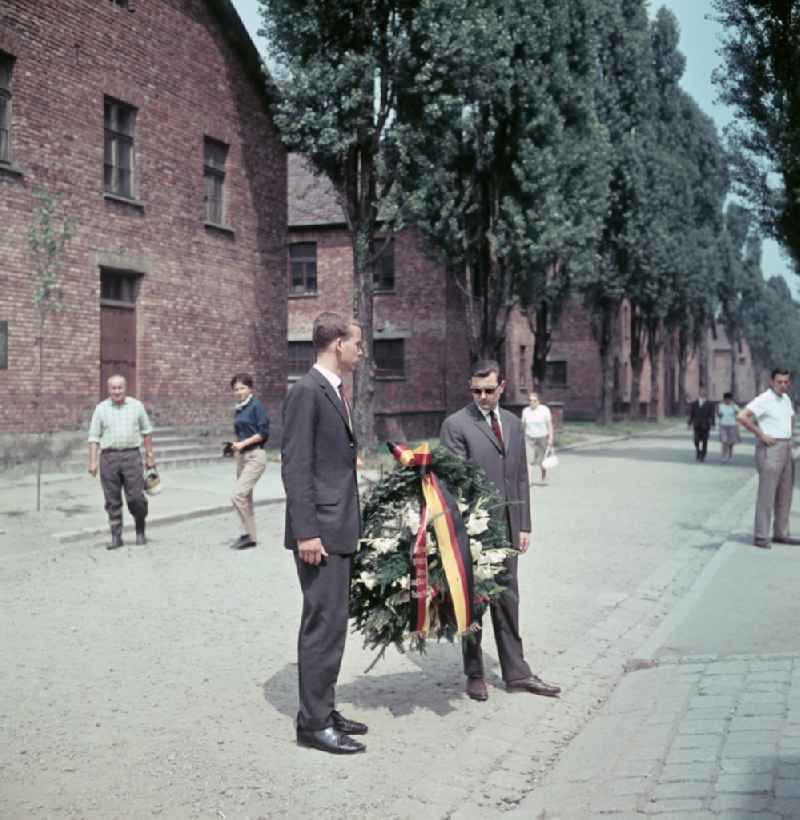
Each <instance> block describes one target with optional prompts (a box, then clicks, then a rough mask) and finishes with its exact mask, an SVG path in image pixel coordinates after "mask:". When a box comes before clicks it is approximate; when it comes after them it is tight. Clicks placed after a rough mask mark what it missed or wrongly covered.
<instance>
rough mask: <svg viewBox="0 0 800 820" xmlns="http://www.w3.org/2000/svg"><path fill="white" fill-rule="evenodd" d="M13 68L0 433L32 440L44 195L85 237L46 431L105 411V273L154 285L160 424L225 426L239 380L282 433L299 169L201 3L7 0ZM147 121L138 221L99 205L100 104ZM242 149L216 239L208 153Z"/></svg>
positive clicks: (149, 373)
mask: <svg viewBox="0 0 800 820" xmlns="http://www.w3.org/2000/svg"><path fill="white" fill-rule="evenodd" d="M0 49H2V50H3V51H5V52H7V53H10V54H12V55H13V56H14V57H15V58H16V64H15V68H14V74H13V84H12V92H13V124H12V127H13V131H12V151H13V161H14V163H15V164H16V165H17V166H18V167H19V168H20V169H21V170H22V172H23V173H22V175H14V174H9V173H7V172H2V171H0V225H2V228H3V234H4V236H3V242H2V245H0V277H2V279H0V319H8V320H9V336H10V339H9V367H8V369H7V370H0V396H2V397H3V400H2V402H0V431H4V430H7V431H10V430H22V429H27V430H31V429H34V425H35V419H34V417H33V416H32V414H31V407H32V406H33V402H34V393H35V382H34V377H33V373H34V370H35V367H36V356H35V352H34V341H35V336H36V321H35V316H36V314H35V310H34V303H33V294H34V290H35V282H34V280H33V278H32V276H31V273H30V270H31V259H30V257H29V254H28V249H27V244H26V240H25V233H26V230H27V227H28V224H29V222H30V219H31V215H32V212H33V208H34V198H33V195H32V194H33V191H34V189H35V188H36V187H39V186H45V187H47V188H48V189H49V190H50V191H51V192H53V193H54V194H56V195H57V196H58V197H59V198H60V199H61V201H62V204H63V208H64V210H65V212H68V213H69V214H70V215H71V217H72V218H73V219H74V221H75V236H74V238H73V240H72V242H71V243H70V245H69V249H68V255H67V257H66V260H65V261H66V266H65V269H64V271H63V277H62V280H61V281H62V286H63V292H64V298H63V302H64V309H63V311H62V312H61V313H59V314H58V315H57V316H55V317H54V318H52V319H51V320H49V322H48V327H49V330H48V336H47V338H48V341H47V354H46V362H47V376H46V381H45V390H44V393H45V402H44V404H45V407H46V408H47V410H48V416H47V424H48V427H49V428H50V429H70V428H75V427H78V426H84V425H86V424H88V416H89V413H90V411H91V408H92V406H93V405H94V404H95V403H96V401H97V399H98V397H99V395H100V384H99V371H100V364H99V361H100V304H99V301H100V265H101V264H103V263H105V264H111V265H113V266H116V267H128V268H131V269H132V270H134V271H136V272H138V273H141V274H143V276H142V279H141V285H140V290H139V297H138V301H137V336H138V349H137V360H138V361H137V366H138V382H139V390H138V395H139V397H140V398H141V399H143V400H144V401H145V403H146V404H147V406H148V407H149V408H150V409H151V410H152V412H153V415H154V416H155V418H156V420H157V421H159V422H161V423H175V424H188V423H194V422H209V421H224V420H226V419H229V416H230V405H231V397H230V391H229V388H228V380H229V378H230V375H231V373H232V372H233V371H234V370H237V369H247V370H250V371H252V372H253V373H254V375H255V377H256V379H257V386H256V389H257V392H258V393H259V394H260V395H261V396H262V398H263V399H264V400H265V401H266V403H267V406H268V408H269V410H270V413H271V415H272V416H273V417H277V415H278V411H279V406H280V401H281V399H282V394H283V390H282V388H283V385H284V384H285V373H286V344H285V339H286V309H285V297H286V276H285V271H286V263H285V235H286V160H285V152H284V149H283V148H282V146H281V145H280V143H279V140H278V137H277V134H276V131H275V129H274V127H273V125H272V122H271V118H270V115H269V113H268V112H267V106H266V103H265V102H264V99H263V97H262V96H261V94H260V93H259V91H258V90H257V88H256V86H255V85H254V83H253V81H252V79H250V78H249V77H248V75H247V73H246V71H245V69H244V67H243V63H242V61H241V59H240V57H239V55H238V54H237V53H235V52H234V50H233V48H232V46H231V45H230V44H229V41H228V40H227V39H226V36H225V34H224V29H223V27H222V25H221V24H220V22H219V21H218V20H217V18H216V17H215V16H214V15H213V13H212V12H211V11H210V10H209V7H208V5H207V4H206V2H201V0H136V3H135V11H133V12H128V11H126V10H124V9H120V8H119V7H118V6H116V5H115V4H113V3H111V2H108V1H107V0H102V2H101V1H99V0H68V2H65V0H37V2H36V3H32V2H30V0H5V2H4V3H3V9H2V12H0ZM104 95H108V96H112V97H115V98H117V99H119V100H121V101H123V102H125V103H128V104H130V105H133V106H135V107H136V108H137V109H138V113H137V118H136V128H135V149H134V150H135V158H136V160H135V161H136V164H135V169H136V170H135V178H136V190H135V196H136V198H137V199H138V200H140V201H141V203H142V206H143V207H141V208H139V207H134V206H132V205H129V204H124V203H120V202H116V201H112V200H109V199H106V198H104V196H103V99H104ZM206 135H207V136H210V137H213V138H216V139H218V140H221V141H223V142H226V143H228V145H229V152H228V158H227V163H226V200H227V201H226V209H227V216H226V219H225V222H226V223H227V224H228V225H230V227H231V228H232V229H233V230H232V232H231V233H228V232H224V231H220V230H216V229H213V228H208V227H205V226H204V224H203V138H204V136H206Z"/></svg>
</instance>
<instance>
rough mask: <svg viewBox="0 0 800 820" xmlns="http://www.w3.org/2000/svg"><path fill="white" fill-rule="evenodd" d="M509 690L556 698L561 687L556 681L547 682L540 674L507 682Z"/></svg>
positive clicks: (507, 689)
mask: <svg viewBox="0 0 800 820" xmlns="http://www.w3.org/2000/svg"><path fill="white" fill-rule="evenodd" d="M506 691H507V692H530V693H531V694H532V695H544V696H545V697H547V698H554V697H556V696H557V695H559V694H560V692H561V687H560V686H556V685H555V684H554V683H545V682H544V681H543V680H542V679H541V678H540V677H539V676H538V675H531V676H530V677H529V678H525V679H524V680H510V681H509V682H508V683H507V684H506Z"/></svg>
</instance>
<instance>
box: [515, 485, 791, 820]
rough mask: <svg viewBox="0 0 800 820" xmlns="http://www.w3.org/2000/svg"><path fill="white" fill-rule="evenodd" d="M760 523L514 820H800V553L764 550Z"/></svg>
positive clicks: (745, 516) (649, 645)
mask: <svg viewBox="0 0 800 820" xmlns="http://www.w3.org/2000/svg"><path fill="white" fill-rule="evenodd" d="M799 504H800V499H798V498H797V496H796V497H795V505H794V506H795V509H796V510H799V511H800V506H798V505H799ZM752 515H753V513H752V507H751V506H750V505H742V508H741V510H740V512H739V515H738V516H737V520H736V521H734V522H733V523H734V524H735V526H734V527H733V530H732V532H731V535H730V537H729V540H728V542H727V543H726V544H725V545H724V546H723V547H722V548H721V549H720V551H719V552H718V553H717V554H716V555H715V557H714V558H713V559H712V561H711V562H710V563H709V564H708V565H707V566H706V568H705V570H704V571H703V573H702V574H701V575H700V576H699V577H698V579H697V581H696V582H695V584H694V586H693V588H692V590H691V592H690V593H689V594H688V595H687V596H686V597H685V598H684V599H683V601H682V602H681V603H680V605H679V606H678V607H676V608H675V610H674V611H673V612H672V613H671V614H670V616H669V617H667V618H666V619H665V620H664V621H663V622H662V624H661V626H660V627H659V628H658V629H657V630H656V632H655V633H654V634H653V635H652V636H651V637H650V638H649V639H648V641H647V642H646V643H645V644H644V645H643V646H642V647H641V648H640V650H639V651H638V652H637V653H636V657H637V660H636V661H635V662H633V663H631V664H629V668H631V669H632V671H630V672H629V673H628V674H627V675H626V676H625V677H624V678H623V679H622V681H621V682H620V684H619V685H618V686H617V688H616V690H615V691H614V693H613V694H612V696H611V698H610V699H609V700H608V702H607V703H606V704H605V705H604V706H603V707H602V709H600V710H599V711H598V713H597V715H596V716H595V717H594V719H593V720H592V721H591V723H589V724H588V726H587V727H586V728H585V729H584V730H583V731H582V732H581V733H580V735H579V736H578V737H577V738H576V739H575V740H574V741H573V742H572V744H571V745H570V746H569V748H568V749H567V750H565V752H564V753H563V754H562V755H561V756H560V757H559V760H558V763H557V764H556V766H555V767H554V768H553V769H552V770H551V771H550V772H549V773H548V775H547V776H546V777H544V778H542V779H541V780H540V781H538V782H537V781H534V782H533V783H529V788H530V791H529V792H528V794H527V795H526V796H525V797H523V798H522V799H521V800H520V802H519V803H518V804H517V806H516V808H515V809H514V810H513V811H511V812H509V813H507V815H506V816H507V817H510V818H542V820H544V818H548V820H550V818H565V820H584V818H594V817H597V818H600V817H613V818H617V820H622V819H623V818H625V819H627V818H633V817H641V816H643V815H658V816H661V817H668V818H681V819H682V820H701V818H702V819H703V820H706V819H707V818H718V817H721V818H730V819H731V820H734V819H737V820H738V819H739V818H742V820H743V819H744V818H753V820H755V818H765V819H766V820H777V819H778V818H783V819H784V820H789V819H790V818H800V634H798V630H797V624H798V617H800V596H798V594H797V589H798V584H800V547H791V546H781V545H774V547H773V549H772V550H770V551H766V550H757V549H755V548H754V547H752V546H751V545H750V540H751V529H752ZM793 525H794V531H795V532H800V514H796V515H794V516H793Z"/></svg>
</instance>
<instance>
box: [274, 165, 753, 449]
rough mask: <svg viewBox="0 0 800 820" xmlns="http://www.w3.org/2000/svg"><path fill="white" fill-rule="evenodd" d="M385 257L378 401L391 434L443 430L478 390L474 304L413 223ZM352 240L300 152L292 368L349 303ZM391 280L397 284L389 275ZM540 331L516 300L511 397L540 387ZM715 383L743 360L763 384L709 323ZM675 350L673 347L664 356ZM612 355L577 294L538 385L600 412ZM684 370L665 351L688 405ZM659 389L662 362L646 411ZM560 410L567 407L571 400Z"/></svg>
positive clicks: (621, 380)
mask: <svg viewBox="0 0 800 820" xmlns="http://www.w3.org/2000/svg"><path fill="white" fill-rule="evenodd" d="M385 253H386V257H387V258H379V260H378V263H377V272H376V277H377V278H376V284H378V285H379V289H378V292H377V294H376V297H375V328H376V330H375V350H374V356H375V364H376V367H377V374H378V375H377V384H376V410H377V422H378V424H377V427H378V433H379V435H382V436H384V437H392V436H399V437H401V438H416V437H421V436H428V435H435V434H436V433H437V432H438V428H439V424H440V423H441V420H442V418H443V417H444V416H445V415H446V414H447V413H450V412H452V411H453V410H455V409H457V408H458V407H460V406H462V405H463V404H465V403H466V402H467V401H469V394H468V393H467V391H466V389H465V388H466V377H465V374H466V373H467V372H468V368H469V349H468V345H467V340H466V325H465V314H464V304H463V299H462V297H461V295H460V294H459V292H458V290H457V289H456V288H455V286H454V285H453V284H452V282H451V281H450V280H449V277H448V276H447V275H446V272H445V269H444V266H443V265H442V264H441V263H440V262H438V261H437V260H436V259H435V257H434V255H433V254H431V253H430V251H427V250H426V248H425V242H424V239H423V238H422V237H421V235H420V234H419V232H418V231H415V230H414V229H413V228H411V229H405V230H404V231H402V232H401V233H399V234H398V235H397V236H395V238H394V239H393V241H392V242H391V243H390V244H389V245H388V246H387V250H386V252H385ZM352 259H353V257H352V249H351V245H350V238H349V235H348V233H347V230H346V226H345V224H344V219H343V216H342V210H341V208H340V207H339V206H338V205H337V203H336V199H335V195H334V192H333V190H332V188H331V186H330V185H329V184H327V183H326V182H325V181H324V180H322V179H320V178H318V177H315V176H314V175H313V174H312V173H311V172H310V171H309V169H308V167H307V165H306V164H305V163H304V162H303V161H302V159H301V158H300V157H298V156H296V155H291V156H290V157H289V259H288V264H289V334H288V339H289V379H290V381H292V380H293V379H296V378H298V377H299V376H300V375H302V374H303V373H304V372H305V371H306V370H307V369H308V367H309V366H310V365H311V363H312V361H313V354H312V350H311V341H310V340H311V324H312V322H313V319H314V317H315V316H316V315H317V314H318V313H320V312H322V311H323V310H338V311H346V310H348V308H349V306H350V302H351V300H352V293H353V287H352V285H353V283H352V276H353V273H352ZM381 282H382V283H383V285H385V286H380V284H381ZM627 310H628V306H627V304H624V305H623V306H622V308H621V310H620V313H619V316H618V318H617V327H616V342H615V351H614V368H615V369H614V407H615V411H616V412H617V413H618V414H626V415H627V413H628V408H629V406H630V398H631V381H632V372H631V366H630V333H629V326H628V316H627ZM533 349H534V334H533V332H532V331H531V328H530V325H529V323H528V320H527V318H526V317H525V316H524V315H522V313H520V311H518V310H516V309H515V310H514V311H513V312H512V315H511V317H510V320H509V322H508V325H507V329H506V337H505V344H504V349H503V361H504V366H505V373H506V378H507V380H508V386H507V388H506V393H505V397H504V403H505V404H506V405H507V406H510V407H513V408H516V409H520V408H521V407H522V406H523V405H525V404H527V401H528V393H529V391H530V390H531V389H533V387H534V385H533V377H532V364H533ZM707 350H708V357H709V358H708V374H709V384H708V386H707V387H708V394H709V397H710V398H711V399H713V400H720V399H721V398H722V393H723V392H725V391H726V390H728V389H730V383H731V378H730V372H731V362H732V361H734V360H735V362H736V368H737V383H738V386H739V387H738V393H739V396H738V398H740V399H742V400H747V399H749V398H750V397H751V396H752V395H753V394H754V392H755V381H754V376H753V367H752V362H751V360H750V355H749V350H748V349H747V345H746V343H743V344H742V345H741V346H740V347H738V348H737V350H736V355H735V357H733V356H732V354H731V346H730V344H729V343H728V342H727V339H726V337H725V334H724V332H723V331H721V330H720V329H717V330H716V331H715V332H713V333H712V332H709V334H708V341H707ZM698 358H699V356H698V354H695V355H693V356H692V357H691V358H690V360H689V366H688V370H687V390H688V392H689V395H690V396H695V395H696V393H697V387H698V384H699V361H698ZM667 359H668V357H667V356H666V355H665V356H664V357H663V360H664V361H666V360H667ZM600 379H601V374H600V358H599V351H598V346H597V341H596V340H595V338H594V335H593V332H592V324H591V318H590V316H589V314H588V313H587V312H586V310H585V309H584V308H583V307H582V305H581V304H580V303H579V302H578V301H577V300H573V301H571V302H569V303H568V304H567V306H566V308H565V309H564V311H563V313H562V315H561V316H560V318H559V321H558V322H557V323H556V324H555V326H554V327H553V328H552V341H551V347H550V352H549V355H548V361H547V365H546V375H545V379H544V382H543V383H542V384H539V385H536V389H537V390H538V392H539V394H540V396H541V398H542V400H543V401H545V402H546V403H549V404H551V405H554V406H556V407H558V406H559V405H561V406H563V413H564V417H565V418H567V419H586V420H593V419H595V418H597V416H598V414H599V410H600V384H601V380H600ZM677 384H678V371H677V365H675V364H674V362H673V363H672V364H671V365H665V364H664V363H663V362H662V367H661V373H660V376H659V404H660V410H661V412H662V413H665V412H666V413H667V414H669V413H674V412H677ZM649 400H650V365H649V362H648V361H647V359H645V364H644V368H643V371H642V377H641V395H640V401H641V407H640V415H642V416H646V414H647V407H646V405H647V403H648V402H649ZM559 415H560V411H559Z"/></svg>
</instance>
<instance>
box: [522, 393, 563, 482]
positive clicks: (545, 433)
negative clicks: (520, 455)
mask: <svg viewBox="0 0 800 820" xmlns="http://www.w3.org/2000/svg"><path fill="white" fill-rule="evenodd" d="M529 401H530V406H529V407H526V408H525V409H524V410H523V411H522V424H523V426H524V427H525V449H526V451H527V455H528V464H529V465H530V467H531V469H533V468H534V467H538V468H539V469H540V470H541V472H542V482H544V481H545V479H546V478H547V471H548V469H552V468H553V467H555V466H556V465H557V464H558V459H557V458H556V455H555V453H554V452H553V417H552V415H551V413H550V408H549V407H547V406H546V405H544V404H542V403H541V402H540V401H539V396H538V395H537V394H536V393H531V394H530V397H529Z"/></svg>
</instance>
